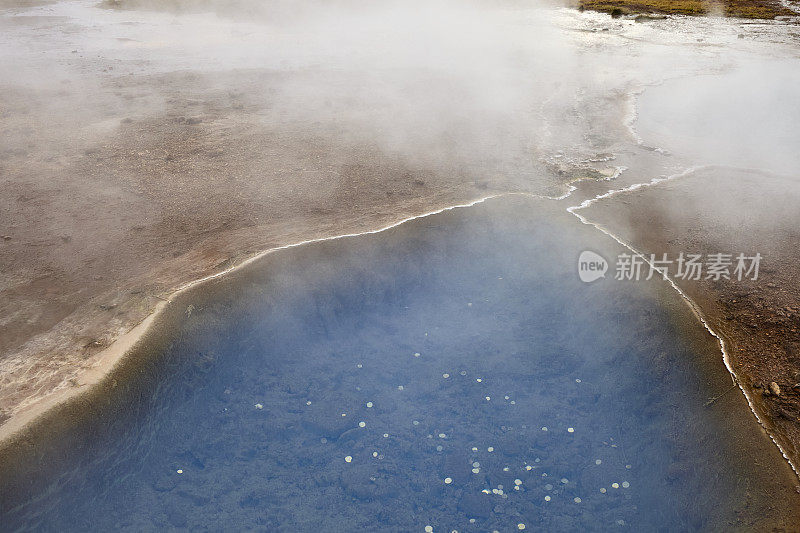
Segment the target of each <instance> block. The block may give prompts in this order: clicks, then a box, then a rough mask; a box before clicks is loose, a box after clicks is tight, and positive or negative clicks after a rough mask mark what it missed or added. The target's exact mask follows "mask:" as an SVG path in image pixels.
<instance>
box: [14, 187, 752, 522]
mask: <svg viewBox="0 0 800 533" xmlns="http://www.w3.org/2000/svg"><path fill="white" fill-rule="evenodd" d="M556 218H558V217H556ZM567 218H568V220H567V221H566V222H563V223H562V221H561V220H560V219H558V220H555V219H554V218H553V217H550V216H548V215H546V214H541V213H538V212H537V207H536V205H531V204H529V203H525V202H521V203H513V202H512V203H503V202H490V203H489V204H488V205H484V206H478V207H475V208H471V209H465V210H458V211H454V212H450V213H446V214H443V215H440V216H435V217H431V218H428V219H425V220H420V221H415V222H413V223H410V224H406V225H403V226H401V227H399V228H397V229H395V230H392V231H389V232H385V233H382V234H378V235H373V236H368V237H364V238H355V239H345V240H341V241H337V242H331V243H326V244H321V245H313V246H309V247H305V248H304V249H298V250H290V251H286V252H281V253H280V254H276V255H274V256H273V257H271V258H269V259H267V260H266V261H265V262H264V264H263V265H262V266H259V267H258V269H259V270H258V271H257V272H256V271H253V272H250V273H249V274H247V275H239V276H238V277H237V276H233V277H232V278H231V279H230V280H226V281H223V282H221V283H218V284H217V285H216V287H215V288H212V289H210V290H211V292H215V294H216V296H215V297H214V298H205V299H203V298H200V297H198V299H197V302H196V303H195V304H190V306H187V308H186V309H185V312H184V316H185V320H184V321H183V323H182V324H181V325H180V326H179V327H178V331H177V332H176V333H175V336H174V339H173V340H172V342H171V343H170V347H169V349H168V350H167V353H165V354H163V356H162V357H161V358H160V363H159V364H158V365H157V372H151V373H150V374H148V376H151V377H147V378H146V379H145V378H142V382H141V383H139V384H138V385H137V387H136V388H135V389H134V390H135V392H131V393H129V394H128V395H127V396H125V397H123V398H119V399H117V400H115V402H116V405H117V407H116V408H114V409H110V410H109V414H108V415H106V416H101V417H99V419H97V420H96V421H95V422H93V423H91V424H89V425H88V426H86V427H82V429H81V430H80V431H84V432H85V434H86V435H89V436H90V437H89V438H85V439H83V440H80V441H79V442H80V445H76V446H75V449H71V450H70V451H69V453H68V454H66V456H65V457H66V458H65V459H63V460H61V461H59V462H56V463H55V464H43V465H41V468H47V469H51V471H52V478H51V479H52V480H53V483H52V485H51V486H50V487H48V488H47V489H46V490H45V489H43V488H42V487H38V488H36V491H37V493H36V494H35V495H27V496H26V498H29V501H28V503H27V504H25V505H22V506H17V507H15V508H13V509H11V508H8V507H6V508H5V510H4V512H3V522H2V526H3V527H2V529H3V530H15V529H17V528H30V529H37V530H45V531H87V530H101V531H111V530H126V531H140V530H163V529H173V528H175V529H192V530H197V529H201V530H202V529H206V530H259V531H346V532H354V531H379V530H386V531H420V532H422V531H425V528H426V526H431V527H432V528H433V531H447V532H450V531H453V530H456V531H493V530H498V531H519V530H520V529H522V528H523V527H524V528H525V529H527V530H546V531H576V530H603V531H605V530H632V531H666V530H669V531H683V530H685V531H688V530H700V529H704V530H709V529H721V528H723V527H724V524H725V522H726V520H728V519H729V518H730V517H731V516H732V514H733V512H734V509H735V508H736V507H737V506H738V505H739V504H740V502H741V501H742V499H743V498H744V497H745V492H746V491H747V490H748V487H747V486H744V485H743V484H742V482H741V481H740V480H739V478H738V474H737V472H736V469H735V468H733V467H732V465H731V464H730V458H729V457H728V455H727V453H725V449H726V439H727V436H726V434H725V431H726V430H725V429H724V428H722V427H721V426H720V425H719V424H718V423H717V421H716V420H715V419H714V415H713V412H712V411H711V410H709V409H707V408H705V407H704V403H705V402H706V401H707V399H708V397H709V396H710V394H709V392H708V390H706V388H705V386H704V382H703V378H701V377H700V376H698V375H697V374H696V370H695V367H694V366H693V365H692V364H691V361H692V360H694V359H696V358H698V357H699V356H698V354H696V353H694V352H693V351H692V347H690V346H688V345H687V344H686V343H685V342H684V341H682V340H681V336H680V332H678V331H676V330H675V329H674V327H673V326H672V325H671V324H673V321H672V320H671V319H670V316H669V315H668V313H667V312H666V311H665V310H664V309H663V307H662V306H661V305H660V304H659V302H658V301H657V300H656V299H655V297H654V296H653V295H652V294H651V293H650V292H648V290H647V289H646V288H645V284H644V283H640V284H636V283H631V282H629V283H623V282H614V281H613V280H610V279H606V280H600V281H598V282H596V283H594V284H591V285H587V284H584V283H582V282H580V280H579V279H578V277H577V273H576V260H577V257H578V255H579V253H580V252H581V251H582V250H583V249H586V248H589V249H593V250H598V251H601V252H603V253H606V254H607V252H608V251H604V250H602V249H600V248H598V246H599V244H598V240H602V239H601V238H600V237H598V235H597V234H596V233H592V232H591V231H589V230H588V229H586V228H583V227H580V225H579V224H576V223H575V222H574V219H572V218H569V217H567ZM609 250H612V251H613V250H614V249H609ZM606 256H607V257H608V255H606ZM612 268H613V267H612ZM251 270H253V269H251ZM152 375H157V376H158V377H157V378H153V377H152ZM737 393H738V392H737ZM112 403H113V402H112ZM119 406H121V407H119Z"/></svg>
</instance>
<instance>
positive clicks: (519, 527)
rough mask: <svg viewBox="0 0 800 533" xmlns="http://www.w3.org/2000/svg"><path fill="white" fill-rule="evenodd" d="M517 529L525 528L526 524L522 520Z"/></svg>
mask: <svg viewBox="0 0 800 533" xmlns="http://www.w3.org/2000/svg"><path fill="white" fill-rule="evenodd" d="M517 529H519V530H520V531H521V530H523V529H525V524H523V523H522V522H520V523H519V524H517Z"/></svg>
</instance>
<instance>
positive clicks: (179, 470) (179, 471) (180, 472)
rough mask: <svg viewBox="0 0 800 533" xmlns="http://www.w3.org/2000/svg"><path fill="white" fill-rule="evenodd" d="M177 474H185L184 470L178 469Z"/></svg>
mask: <svg viewBox="0 0 800 533" xmlns="http://www.w3.org/2000/svg"><path fill="white" fill-rule="evenodd" d="M175 472H177V473H178V474H183V470H182V469H180V468H179V469H177V470H176V471H175Z"/></svg>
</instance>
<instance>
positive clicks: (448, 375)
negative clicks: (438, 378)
mask: <svg viewBox="0 0 800 533" xmlns="http://www.w3.org/2000/svg"><path fill="white" fill-rule="evenodd" d="M442 377H443V378H444V379H447V378H449V377H450V374H448V373H446V372H445V373H444V374H442Z"/></svg>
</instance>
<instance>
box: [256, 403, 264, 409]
mask: <svg viewBox="0 0 800 533" xmlns="http://www.w3.org/2000/svg"><path fill="white" fill-rule="evenodd" d="M255 407H256V409H263V408H264V406H263V405H261V404H260V403H257V404H256V405H255Z"/></svg>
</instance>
